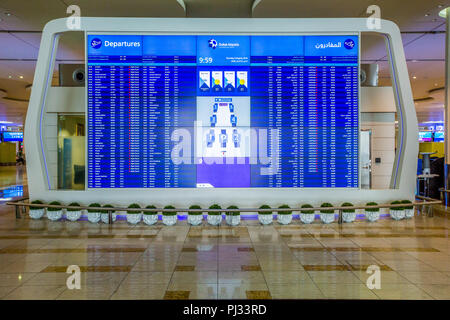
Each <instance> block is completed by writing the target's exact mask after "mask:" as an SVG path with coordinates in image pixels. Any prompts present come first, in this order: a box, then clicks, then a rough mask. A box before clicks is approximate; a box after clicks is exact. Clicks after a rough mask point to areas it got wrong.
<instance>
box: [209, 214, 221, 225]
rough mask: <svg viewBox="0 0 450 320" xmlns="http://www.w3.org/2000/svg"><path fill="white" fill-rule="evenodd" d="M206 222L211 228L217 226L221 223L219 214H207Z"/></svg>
mask: <svg viewBox="0 0 450 320" xmlns="http://www.w3.org/2000/svg"><path fill="white" fill-rule="evenodd" d="M207 221H208V223H209V224H210V225H212V226H218V225H219V224H221V223H222V215H221V214H208V217H207Z"/></svg>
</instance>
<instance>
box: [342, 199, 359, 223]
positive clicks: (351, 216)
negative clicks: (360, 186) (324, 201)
mask: <svg viewBox="0 0 450 320" xmlns="http://www.w3.org/2000/svg"><path fill="white" fill-rule="evenodd" d="M341 207H353V203H350V202H344V203H343V204H342V205H341ZM355 219H356V210H355V209H353V208H348V209H343V210H342V220H344V222H353V221H355Z"/></svg>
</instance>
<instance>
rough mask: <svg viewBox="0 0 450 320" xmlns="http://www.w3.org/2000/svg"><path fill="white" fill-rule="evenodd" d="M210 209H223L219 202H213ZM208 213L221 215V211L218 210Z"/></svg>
mask: <svg viewBox="0 0 450 320" xmlns="http://www.w3.org/2000/svg"><path fill="white" fill-rule="evenodd" d="M209 209H215V210H217V209H222V207H221V206H219V205H218V204H213V205H212V206H210V207H209ZM208 214H209V215H211V216H219V215H220V214H221V213H220V212H219V211H217V212H208Z"/></svg>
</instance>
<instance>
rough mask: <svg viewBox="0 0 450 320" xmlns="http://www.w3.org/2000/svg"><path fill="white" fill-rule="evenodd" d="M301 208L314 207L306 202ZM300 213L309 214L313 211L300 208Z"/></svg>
mask: <svg viewBox="0 0 450 320" xmlns="http://www.w3.org/2000/svg"><path fill="white" fill-rule="evenodd" d="M302 208H314V207H313V206H312V205H310V204H308V203H307V204H304V205H302ZM300 213H307V214H311V213H314V210H302V211H300Z"/></svg>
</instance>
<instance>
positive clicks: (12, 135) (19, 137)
mask: <svg viewBox="0 0 450 320" xmlns="http://www.w3.org/2000/svg"><path fill="white" fill-rule="evenodd" d="M3 141H4V142H16V141H23V132H3Z"/></svg>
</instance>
